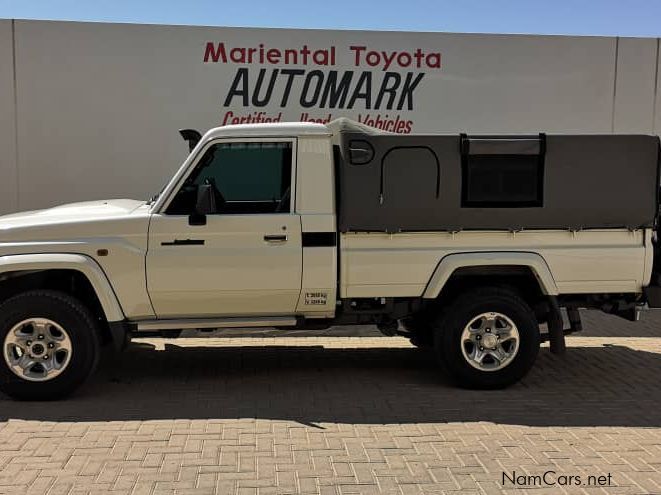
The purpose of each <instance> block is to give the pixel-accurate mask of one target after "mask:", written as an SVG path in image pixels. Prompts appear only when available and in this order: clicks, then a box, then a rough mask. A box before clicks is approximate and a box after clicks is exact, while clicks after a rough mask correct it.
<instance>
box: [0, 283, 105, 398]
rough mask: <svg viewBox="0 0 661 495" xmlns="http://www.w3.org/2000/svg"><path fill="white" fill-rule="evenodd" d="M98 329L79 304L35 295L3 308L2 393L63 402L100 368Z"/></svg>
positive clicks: (0, 331) (0, 311) (0, 313)
mask: <svg viewBox="0 0 661 495" xmlns="http://www.w3.org/2000/svg"><path fill="white" fill-rule="evenodd" d="M98 335H99V333H98V328H97V324H96V323H95V319H94V317H93V316H92V315H91V313H90V312H89V310H88V309H87V308H86V307H85V306H84V305H82V304H81V303H80V302H79V301H78V300H77V299H74V298H73V297H71V296H69V295H67V294H65V293H62V292H56V291H46V290H43V291H30V292H25V293H23V294H19V295H17V296H14V297H12V298H10V299H8V300H7V301H5V302H4V303H3V304H2V305H0V344H2V357H0V391H2V392H4V393H5V394H7V395H9V396H10V397H13V398H15V399H20V400H53V399H60V398H63V397H65V396H67V395H68V394H70V393H71V392H73V391H74V390H75V389H76V388H77V387H78V386H80V385H81V384H82V383H83V382H84V381H85V379H86V378H87V377H88V376H89V375H90V374H91V373H92V371H93V370H94V368H95V367H96V364H97V361H98V357H99V342H98Z"/></svg>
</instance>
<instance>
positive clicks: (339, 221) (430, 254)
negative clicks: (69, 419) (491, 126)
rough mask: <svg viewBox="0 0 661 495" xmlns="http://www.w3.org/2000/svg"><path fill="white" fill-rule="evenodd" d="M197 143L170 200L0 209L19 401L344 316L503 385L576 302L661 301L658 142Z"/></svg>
mask: <svg viewBox="0 0 661 495" xmlns="http://www.w3.org/2000/svg"><path fill="white" fill-rule="evenodd" d="M182 135H183V136H184V138H185V139H187V140H188V141H189V144H190V145H191V148H192V151H191V153H190V155H189V157H188V158H187V159H186V161H185V162H184V164H183V165H182V166H181V168H180V169H179V171H178V172H177V173H176V175H175V176H174V177H173V178H172V179H171V180H170V182H169V183H168V184H167V185H166V186H165V187H164V188H163V190H162V192H161V193H160V194H159V195H158V196H157V197H155V198H153V199H152V200H151V201H148V202H145V201H134V200H127V199H121V200H108V201H93V202H85V203H76V204H70V205H64V206H58V207H55V208H50V209H46V210H42V211H33V212H26V213H17V214H12V215H7V216H3V217H0V344H1V345H2V358H0V390H1V391H2V392H4V393H6V394H8V395H10V396H12V397H14V398H18V399H32V400H45V399H56V398H60V397H63V396H65V395H67V394H69V393H70V392H72V391H73V390H75V389H76V388H77V387H78V386H79V385H81V384H82V383H83V382H84V380H85V379H86V378H87V377H88V376H89V375H90V374H91V373H92V371H93V370H94V368H95V365H96V363H97V361H98V356H99V353H100V347H101V346H103V345H111V346H114V347H115V348H116V349H121V348H123V347H124V345H125V343H126V342H127V341H128V340H129V339H130V338H131V337H133V336H140V335H152V336H153V335H164V336H168V337H176V336H178V335H179V333H180V332H181V330H182V329H199V330H201V331H204V330H209V329H216V328H228V327H258V326H263V327H277V328H309V329H321V328H327V327H329V326H331V325H347V324H350V325H362V324H365V325H377V326H378V328H379V329H380V330H381V331H382V332H383V333H385V334H387V335H406V336H408V337H410V339H411V341H412V343H413V344H415V345H416V346H419V347H428V348H430V349H431V350H432V352H434V353H435V354H436V356H437V357H438V361H439V363H440V364H441V365H442V367H443V368H444V369H445V372H446V373H447V374H448V375H449V376H450V377H451V378H452V379H453V380H454V381H455V382H456V383H457V384H458V385H460V386H464V387H474V388H498V387H504V386H508V385H510V384H512V383H514V382H516V381H517V380H519V379H521V378H522V377H523V376H524V375H525V374H526V373H527V372H528V370H529V369H530V368H531V366H532V365H533V363H534V361H535V358H536V356H537V353H538V350H539V347H540V342H542V341H544V340H546V339H548V340H550V344H551V351H552V352H562V351H563V348H564V335H565V334H566V333H569V332H572V331H578V330H580V328H581V324H580V317H579V313H578V308H584V307H585V308H597V309H601V310H603V311H607V312H610V313H614V314H617V315H620V316H622V317H625V318H629V319H635V318H636V316H637V314H638V311H639V310H640V309H642V308H644V307H646V306H653V307H655V306H659V305H660V303H661V297H660V295H659V288H658V282H659V280H658V279H659V276H658V273H657V272H658V270H657V267H656V266H655V261H657V259H656V258H655V257H654V249H655V240H656V237H655V235H656V234H655V228H656V221H657V210H658V198H657V193H658V183H659V178H658V170H659V139H658V138H657V137H655V136H617V135H604V136H593V135H583V136H576V135H574V136H566V135H545V134H539V135H532V136H467V135H459V134H457V135H444V136H440V135H439V136H416V135H410V136H403V135H395V134H389V133H380V132H378V131H375V130H370V129H369V128H365V127H363V126H361V125H359V124H355V123H351V122H346V121H340V122H335V123H332V124H331V125H329V126H324V125H320V124H305V123H289V124H256V125H236V126H228V127H222V128H216V129H212V130H210V131H209V132H207V133H206V134H205V135H204V136H199V135H196V133H195V132H192V131H188V132H184V131H182ZM563 311H564V314H563ZM563 321H564V322H565V323H563ZM567 322H568V324H566V323H567ZM540 329H541V330H540Z"/></svg>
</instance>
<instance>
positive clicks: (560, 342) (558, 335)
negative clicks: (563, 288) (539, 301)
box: [548, 296, 567, 354]
mask: <svg viewBox="0 0 661 495" xmlns="http://www.w3.org/2000/svg"><path fill="white" fill-rule="evenodd" d="M563 326H564V325H563V322H562V313H561V312H560V306H559V305H558V299H557V298H556V297H555V296H551V297H549V317H548V327H549V345H550V347H551V352H552V353H553V354H564V353H565V352H567V346H566V344H565V332H564V328H563Z"/></svg>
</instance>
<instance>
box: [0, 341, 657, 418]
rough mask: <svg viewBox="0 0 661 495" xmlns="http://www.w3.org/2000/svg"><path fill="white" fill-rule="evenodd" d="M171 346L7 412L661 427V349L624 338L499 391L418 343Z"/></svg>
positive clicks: (3, 411) (558, 360) (2, 401)
mask: <svg viewBox="0 0 661 495" xmlns="http://www.w3.org/2000/svg"><path fill="white" fill-rule="evenodd" d="M317 342H318V341H317ZM165 347H166V348H165V350H160V351H158V350H155V349H154V348H153V346H151V345H147V344H133V345H132V346H131V348H130V349H129V350H128V351H126V352H124V353H122V354H120V355H118V356H115V357H114V358H113V359H114V362H112V363H106V364H105V365H104V366H103V367H102V369H101V370H99V372H98V373H97V375H96V376H95V378H94V379H93V380H92V381H91V382H90V383H88V384H87V385H86V386H85V388H84V389H83V390H81V391H80V392H79V393H78V394H77V395H76V396H74V397H72V398H70V399H68V400H66V401H61V402H53V403H49V404H48V405H47V406H46V407H45V405H44V404H43V403H25V402H23V403H21V402H14V401H11V400H9V399H8V398H6V397H0V420H2V421H6V420H7V419H10V418H13V419H16V418H18V419H25V420H43V421H124V420H151V419H209V418H218V419H231V418H257V419H274V420H292V421H297V422H300V423H302V424H305V425H310V426H316V427H319V428H323V427H324V423H359V424H360V423H362V424H374V423H377V424H382V423H444V422H457V421H460V422H480V421H487V422H492V423H498V424H513V425H529V426H636V427H641V426H642V427H658V426H661V415H660V414H659V411H660V410H661V387H659V376H661V355H660V354H658V353H653V352H645V351H637V350H633V349H631V348H628V347H624V346H618V345H613V346H604V347H572V348H569V350H568V353H567V355H566V356H562V357H559V356H554V355H552V354H550V353H549V350H548V348H546V347H545V348H543V349H542V351H541V353H540V356H539V359H538V361H537V364H536V366H535V368H534V369H533V371H532V372H531V373H530V375H529V376H528V377H527V378H526V379H525V380H524V381H523V382H522V383H520V384H517V385H515V386H513V387H510V388H508V389H506V390H497V391H471V390H461V389H457V388H454V387H453V386H452V385H451V384H450V383H449V382H448V381H447V379H446V377H445V376H444V375H443V373H442V372H440V371H438V370H437V367H436V365H435V362H434V359H433V356H432V355H431V353H429V352H425V351H420V350H417V349H415V348H412V347H411V348H408V347H390V348H388V347H380V348H349V349H345V348H341V349H340V348H323V347H321V346H318V345H302V346H301V345H296V346H293V345H292V346H282V347H280V346H263V345H259V344H254V341H253V345H250V346H241V347H215V348H211V347H185V346H180V345H172V344H166V346H165Z"/></svg>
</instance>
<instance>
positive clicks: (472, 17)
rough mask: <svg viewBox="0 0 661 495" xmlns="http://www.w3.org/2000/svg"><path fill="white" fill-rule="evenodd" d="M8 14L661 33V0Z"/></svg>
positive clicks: (406, 0) (421, 1) (307, 3)
mask: <svg viewBox="0 0 661 495" xmlns="http://www.w3.org/2000/svg"><path fill="white" fill-rule="evenodd" d="M0 18H18V19H63V20H85V21H106V22H138V23H157V24H192V25H211V26H255V27H297V28H333V29H381V30H407V31H408V30H411V31H451V32H486V33H535V34H580V35H618V36H661V0H451V1H446V0H380V1H374V0H370V1H361V0H352V1H349V0H325V1H323V2H321V1H314V0H231V1H223V0H215V1H214V0H177V1H174V0H0Z"/></svg>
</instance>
